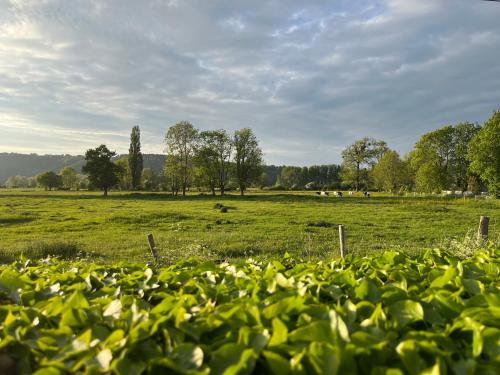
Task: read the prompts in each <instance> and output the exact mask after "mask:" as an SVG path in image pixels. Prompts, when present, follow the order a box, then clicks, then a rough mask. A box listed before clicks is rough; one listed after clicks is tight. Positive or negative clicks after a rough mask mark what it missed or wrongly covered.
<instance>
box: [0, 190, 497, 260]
mask: <svg viewBox="0 0 500 375" xmlns="http://www.w3.org/2000/svg"><path fill="white" fill-rule="evenodd" d="M217 203H221V204H223V205H224V206H225V207H227V212H225V213H224V212H221V211H220V210H219V209H215V208H214V206H215V205H216V204H217ZM499 208H500V202H499V201H498V200H495V199H481V200H479V199H478V200H475V199H474V198H466V199H464V198H445V197H439V196H435V197H413V196H408V197H400V196H388V195H384V194H372V197H370V198H363V197H361V195H359V196H353V197H351V196H344V197H343V198H337V197H332V196H330V197H318V196H316V195H315V193H314V192H262V191H250V192H249V193H248V195H247V196H245V197H240V196H238V195H236V193H233V194H231V193H230V194H228V195H226V196H224V197H220V196H216V197H212V196H209V195H200V194H198V193H191V194H188V195H187V196H186V197H172V196H171V195H169V194H167V193H145V192H142V193H125V192H124V193H122V192H113V193H111V195H110V196H109V197H107V198H104V197H102V196H101V194H100V193H97V192H95V193H94V192H67V191H52V192H45V191H42V190H0V257H1V259H2V260H3V261H11V260H13V259H15V258H16V257H18V256H19V255H21V254H23V255H25V256H27V257H42V256H45V255H48V254H55V255H62V256H65V255H67V256H69V257H73V256H74V255H75V254H85V255H86V256H89V257H90V258H91V259H93V260H95V261H97V262H115V261H145V260H150V255H149V249H148V245H147V241H146V235H147V234H148V233H153V234H154V236H155V239H156V242H157V245H158V251H159V254H160V256H161V257H162V258H163V259H164V260H165V262H166V263H173V262H175V261H177V260H180V259H185V258H188V257H191V256H198V257H202V258H204V259H214V260H221V259H240V258H246V257H250V256H252V257H264V258H269V257H281V256H282V255H283V254H285V253H287V252H288V253H289V254H291V255H293V256H295V257H299V258H301V259H306V260H317V259H324V258H331V257H337V256H339V244H338V230H337V225H338V224H344V225H345V228H346V234H347V248H348V251H349V252H350V253H353V254H355V255H366V254H370V253H374V252H380V251H381V250H397V251H403V252H406V253H413V254H414V253H417V252H421V251H422V249H425V248H433V247H446V248H447V249H450V244H453V243H455V244H460V243H461V242H463V241H464V238H466V237H467V236H468V235H469V236H473V235H474V234H475V231H476V229H477V224H478V220H479V216H480V215H486V216H490V218H491V219H490V220H491V221H490V237H491V238H493V239H498V229H497V227H498V225H497V220H498V219H497V216H496V215H497V213H498V212H499V210H498V209H499ZM458 250H459V249H458Z"/></svg>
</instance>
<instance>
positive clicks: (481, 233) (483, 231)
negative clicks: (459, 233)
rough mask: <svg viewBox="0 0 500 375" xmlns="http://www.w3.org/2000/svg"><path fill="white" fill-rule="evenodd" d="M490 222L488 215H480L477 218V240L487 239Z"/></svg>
mask: <svg viewBox="0 0 500 375" xmlns="http://www.w3.org/2000/svg"><path fill="white" fill-rule="evenodd" d="M489 223H490V218H489V217H488V216H481V218H480V219H479V228H478V231H477V239H478V241H485V240H487V239H488V224H489Z"/></svg>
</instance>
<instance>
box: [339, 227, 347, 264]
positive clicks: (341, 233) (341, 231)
mask: <svg viewBox="0 0 500 375" xmlns="http://www.w3.org/2000/svg"><path fill="white" fill-rule="evenodd" d="M339 240H340V256H341V257H342V258H345V256H346V255H347V250H346V248H345V231H344V226H343V225H339Z"/></svg>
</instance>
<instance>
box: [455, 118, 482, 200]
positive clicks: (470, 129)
mask: <svg viewBox="0 0 500 375" xmlns="http://www.w3.org/2000/svg"><path fill="white" fill-rule="evenodd" d="M453 130H454V131H453V151H454V152H453V159H452V168H451V173H452V175H453V182H454V185H455V186H456V187H457V188H458V189H460V190H462V191H466V190H468V189H469V186H468V185H469V182H470V181H471V180H472V181H474V180H475V179H474V176H472V175H471V171H470V168H469V164H470V162H469V159H468V158H467V150H468V147H469V143H470V141H471V140H472V139H473V138H474V136H475V135H476V134H477V133H478V132H479V130H481V127H480V126H479V125H477V124H471V123H469V122H464V123H460V124H458V125H456V126H455V127H454V129H453Z"/></svg>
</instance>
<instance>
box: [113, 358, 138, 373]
mask: <svg viewBox="0 0 500 375" xmlns="http://www.w3.org/2000/svg"><path fill="white" fill-rule="evenodd" d="M111 369H112V370H113V372H115V373H116V374H117V375H137V374H142V373H143V372H144V370H145V369H146V365H145V364H144V362H141V361H137V360H135V359H134V360H130V359H128V358H118V359H116V360H114V361H113V362H112V364H111Z"/></svg>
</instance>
